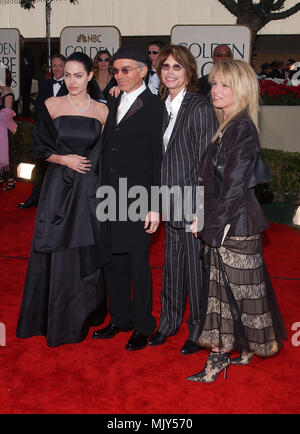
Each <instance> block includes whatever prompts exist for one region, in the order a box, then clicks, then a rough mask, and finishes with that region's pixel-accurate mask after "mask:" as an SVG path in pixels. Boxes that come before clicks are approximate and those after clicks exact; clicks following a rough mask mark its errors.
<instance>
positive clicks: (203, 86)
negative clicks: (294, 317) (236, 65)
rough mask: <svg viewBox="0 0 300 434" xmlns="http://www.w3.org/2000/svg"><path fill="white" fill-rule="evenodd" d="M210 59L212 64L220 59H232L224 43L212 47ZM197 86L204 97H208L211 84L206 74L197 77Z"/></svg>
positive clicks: (229, 50)
mask: <svg viewBox="0 0 300 434" xmlns="http://www.w3.org/2000/svg"><path fill="white" fill-rule="evenodd" d="M212 60H213V63H214V64H215V63H216V62H220V61H221V60H232V51H231V49H230V48H229V47H228V45H225V44H220V45H218V46H217V47H216V48H215V49H214V52H213V57H212ZM199 88H200V93H201V95H204V96H205V97H206V98H210V90H211V84H210V83H209V81H208V74H206V75H203V77H201V78H199Z"/></svg>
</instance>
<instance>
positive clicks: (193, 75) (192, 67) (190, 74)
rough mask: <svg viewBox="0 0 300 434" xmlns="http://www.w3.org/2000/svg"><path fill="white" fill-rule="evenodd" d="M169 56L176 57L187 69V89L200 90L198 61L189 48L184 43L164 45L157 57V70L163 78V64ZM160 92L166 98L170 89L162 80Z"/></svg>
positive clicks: (191, 90) (190, 90)
mask: <svg viewBox="0 0 300 434" xmlns="http://www.w3.org/2000/svg"><path fill="white" fill-rule="evenodd" d="M169 56H172V57H174V59H175V60H176V62H178V63H179V64H180V65H182V66H183V67H184V69H185V73H186V76H187V81H188V83H187V85H186V89H187V90H188V91H189V92H196V93H197V92H199V85H198V71H197V63H196V60H195V58H194V56H193V55H192V53H191V52H190V50H189V49H188V48H186V47H185V46H184V45H168V46H166V47H163V48H162V49H161V50H160V52H159V55H158V58H157V69H156V72H157V74H158V76H159V78H160V80H161V65H162V64H163V63H164V62H165V61H166V60H167V58H168V57H169ZM159 93H160V95H161V97H162V98H163V99H165V98H166V96H167V93H168V89H167V88H166V86H165V85H164V84H163V83H162V82H161V84H160V89H159Z"/></svg>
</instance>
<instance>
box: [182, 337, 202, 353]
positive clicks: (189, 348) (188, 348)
mask: <svg viewBox="0 0 300 434" xmlns="http://www.w3.org/2000/svg"><path fill="white" fill-rule="evenodd" d="M200 350H201V348H200V347H199V345H197V344H195V343H194V342H192V341H190V340H189V339H188V340H187V341H186V342H185V344H184V345H183V347H182V348H181V354H184V355H187V354H194V353H198V351H200Z"/></svg>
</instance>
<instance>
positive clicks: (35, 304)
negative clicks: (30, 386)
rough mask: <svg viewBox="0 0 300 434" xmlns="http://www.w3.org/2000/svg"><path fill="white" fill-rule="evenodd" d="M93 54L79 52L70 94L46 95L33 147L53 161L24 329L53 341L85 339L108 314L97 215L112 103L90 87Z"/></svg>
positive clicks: (72, 63)
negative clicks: (103, 139) (101, 99)
mask: <svg viewBox="0 0 300 434" xmlns="http://www.w3.org/2000/svg"><path fill="white" fill-rule="evenodd" d="M92 75H93V73H92V62H91V60H90V59H89V57H88V56H86V55H85V54H83V53H73V54H72V55H71V56H70V57H69V58H68V60H67V62H66V65H65V83H66V86H67V88H68V90H69V94H68V95H66V96H62V97H52V98H49V99H48V100H46V102H45V107H43V108H42V109H41V113H40V115H41V116H40V121H39V123H38V125H37V127H36V129H35V132H34V141H33V142H34V144H33V150H32V154H33V156H34V157H35V158H42V159H45V160H46V161H47V162H49V163H51V164H49V165H48V170H47V173H46V177H45V180H44V184H43V187H42V191H41V196H40V201H39V207H38V211H37V218H36V224H35V229H34V235H33V242H32V248H31V255H30V260H29V265H28V270H27V276H26V282H25V288H24V294H23V300H22V305H21V310H20V315H19V320H18V325H17V336H18V337H20V338H27V337H30V336H35V335H43V336H45V337H46V338H47V344H48V345H49V346H57V345H61V344H66V343H76V342H80V341H82V340H83V339H84V338H85V337H86V335H87V333H88V331H89V327H90V326H96V325H98V324H101V323H102V322H103V320H104V318H105V315H106V296H105V291H104V285H103V281H102V272H101V267H102V265H103V264H105V263H106V262H107V261H108V254H107V252H106V251H105V249H104V247H103V245H102V242H101V234H100V228H99V224H98V221H97V219H96V190H97V188H98V186H99V176H100V173H99V167H100V164H101V161H100V157H101V132H102V130H103V126H104V124H105V121H106V118H107V114H108V109H107V107H106V106H105V105H104V104H102V103H99V102H97V101H94V100H92V99H91V98H90V96H89V95H88V93H87V85H88V82H89V80H91V78H92Z"/></svg>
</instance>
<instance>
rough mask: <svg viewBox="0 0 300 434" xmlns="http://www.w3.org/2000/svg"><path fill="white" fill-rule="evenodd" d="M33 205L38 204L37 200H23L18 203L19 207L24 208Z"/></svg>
mask: <svg viewBox="0 0 300 434" xmlns="http://www.w3.org/2000/svg"><path fill="white" fill-rule="evenodd" d="M32 206H38V204H37V202H32V201H29V200H28V201H26V202H21V203H19V204H18V208H21V209H24V208H31V207H32Z"/></svg>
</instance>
